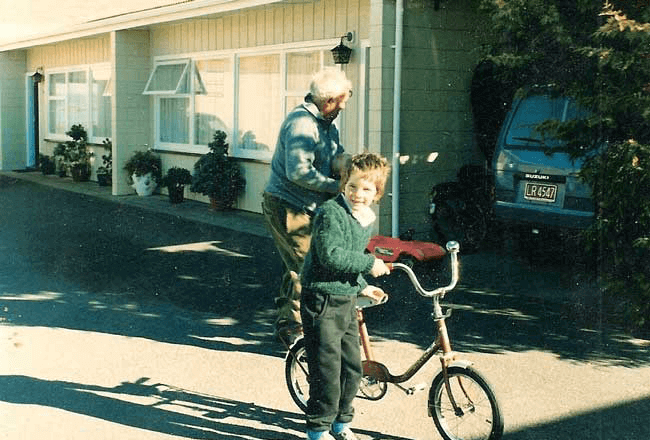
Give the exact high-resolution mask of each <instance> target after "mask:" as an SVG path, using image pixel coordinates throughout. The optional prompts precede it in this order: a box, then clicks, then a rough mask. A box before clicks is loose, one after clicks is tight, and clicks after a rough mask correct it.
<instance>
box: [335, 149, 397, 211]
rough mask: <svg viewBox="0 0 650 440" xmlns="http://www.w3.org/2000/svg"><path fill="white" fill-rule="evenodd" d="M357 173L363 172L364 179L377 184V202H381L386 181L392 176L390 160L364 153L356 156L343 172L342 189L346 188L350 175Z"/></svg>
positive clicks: (349, 161) (345, 166)
mask: <svg viewBox="0 0 650 440" xmlns="http://www.w3.org/2000/svg"><path fill="white" fill-rule="evenodd" d="M355 171H358V172H361V173H362V174H363V177H364V178H366V179H368V180H370V181H373V182H375V186H376V187H377V197H376V201H377V200H379V199H380V198H381V197H382V196H383V195H384V191H385V188H386V180H388V175H389V174H390V164H389V163H388V160H387V159H386V158H385V157H383V156H380V155H379V154H376V153H369V152H363V153H359V154H355V155H354V156H352V158H351V159H350V160H348V161H347V163H346V164H345V165H344V166H343V169H342V170H341V189H343V188H344V187H345V184H346V183H347V182H348V179H349V177H350V175H351V174H352V173H353V172H355Z"/></svg>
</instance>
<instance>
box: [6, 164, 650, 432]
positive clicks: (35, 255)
mask: <svg viewBox="0 0 650 440" xmlns="http://www.w3.org/2000/svg"><path fill="white" fill-rule="evenodd" d="M0 207H1V208H0V251H1V252H0V359H1V360H0V439H7V440H23V439H28V440H30V439H39V440H41V439H57V440H58V439H65V440H68V439H90V438H92V439H120V440H121V439H144V440H149V439H181V438H183V439H185V438H198V439H226V440H228V439H269V440H270V439H299V438H304V435H303V434H302V432H303V422H302V415H301V414H300V413H299V411H298V409H297V407H296V406H295V405H294V404H293V402H292V401H291V398H290V396H289V393H288V391H287V390H286V385H285V382H284V350H283V348H282V347H281V346H280V344H278V343H277V342H276V341H275V340H274V338H273V335H272V322H273V315H274V309H273V304H272V297H273V290H274V288H275V286H277V284H278V283H279V273H280V268H281V263H280V260H279V257H278V255H277V253H276V252H275V249H274V247H273V244H272V241H271V239H270V237H269V235H268V233H267V232H266V230H265V228H264V226H263V222H262V218H261V216H260V215H258V214H253V213H244V212H238V211H231V212H212V211H210V210H209V209H208V205H207V204H204V203H200V202H195V201H185V202H184V203H182V204H180V205H171V204H170V203H169V201H168V200H167V197H166V196H162V195H154V196H151V197H138V196H136V195H135V194H134V195H132V196H119V197H117V196H112V195H111V194H110V190H109V189H108V188H105V187H99V186H97V184H96V183H95V182H86V183H74V182H72V181H71V180H70V179H61V178H59V177H55V176H42V175H41V174H39V173H7V172H5V173H0ZM502 244H503V243H500V240H498V239H497V240H495V241H494V243H493V245H492V246H489V247H488V248H486V249H485V250H483V251H481V252H479V253H477V254H473V255H462V258H461V261H462V275H461V284H460V286H459V288H458V289H457V290H455V291H454V292H452V293H450V294H449V295H448V298H447V301H446V306H447V307H449V308H451V309H452V311H453V314H452V315H451V317H450V318H449V320H448V327H449V332H450V335H451V338H452V344H453V345H454V348H455V349H456V350H457V351H459V352H461V353H462V357H463V358H467V359H469V360H471V361H473V362H474V363H475V367H476V368H477V369H478V370H480V371H481V372H482V373H483V374H484V375H485V376H486V377H487V378H488V379H489V381H490V382H491V383H492V385H493V387H494V389H495V392H496V395H497V398H498V399H499V402H500V404H501V407H502V410H503V413H504V418H505V436H504V438H506V439H515V440H524V439H525V440H528V439H531V440H537V439H540V440H541V439H545V440H547V439H562V440H563V439H571V440H582V439H584V440H587V439H589V440H593V439H598V440H610V439H639V440H645V439H648V438H650V424H648V423H647V420H649V419H650V353H649V351H648V348H649V347H650V341H648V340H645V339H639V338H634V337H631V336H630V335H628V334H626V333H625V332H624V331H623V330H622V329H620V328H618V327H617V326H615V325H613V324H611V323H610V319H608V313H609V312H607V310H606V309H605V308H603V306H602V299H601V297H600V292H599V290H598V288H597V286H596V285H595V283H594V282H593V281H592V280H591V277H589V276H586V274H584V273H583V270H584V267H583V266H581V265H579V264H575V262H574V259H573V258H572V256H571V254H570V253H566V252H556V250H553V249H552V248H547V249H544V248H542V249H539V250H538V251H539V252H537V253H536V254H535V255H534V257H533V258H530V255H529V256H527V257H522V256H521V255H517V253H516V252H513V250H512V246H510V245H507V244H506V245H503V246H502ZM429 269H430V268H429V267H420V268H418V270H419V273H421V274H422V275H423V276H424V278H425V281H426V282H431V283H433V282H435V281H436V280H437V278H436V277H429V276H428V271H429ZM442 273H443V275H444V271H442ZM381 284H382V286H383V287H384V288H385V290H387V291H388V292H389V293H390V295H391V299H390V300H389V302H388V303H387V304H386V305H384V306H380V307H375V308H372V309H370V310H368V311H367V314H366V317H367V321H368V326H369V329H370V334H371V336H372V339H373V343H374V345H375V354H376V355H377V358H378V359H380V360H386V361H385V363H386V364H387V365H388V366H389V367H390V370H391V372H393V373H394V374H395V373H399V372H402V371H404V370H405V369H406V368H407V367H408V365H409V364H410V363H411V362H412V361H413V360H414V359H416V358H417V356H418V354H419V353H420V352H421V350H422V349H423V348H424V347H426V346H427V345H428V344H429V343H430V342H431V341H430V336H428V335H430V330H431V324H430V319H429V312H430V310H429V307H428V304H427V303H426V300H424V299H421V298H419V297H416V296H415V295H414V294H413V293H412V291H410V290H409V289H408V288H407V284H408V282H407V280H406V279H405V277H403V276H400V275H399V274H395V275H391V276H390V277H389V278H387V279H385V280H383V281H381ZM438 369H439V367H438V365H436V363H435V362H432V363H431V365H427V366H425V367H424V369H423V371H421V372H420V373H418V374H417V375H416V376H415V378H414V379H413V382H414V383H420V382H422V383H424V384H427V383H430V381H431V379H432V377H433V376H434V375H435V374H436V373H437V371H438ZM426 397H427V396H426V392H423V393H417V394H416V395H414V396H407V395H405V394H404V393H403V392H401V391H400V390H398V389H397V388H394V387H391V388H390V389H389V392H388V394H387V396H386V397H385V398H384V399H383V400H381V401H379V402H372V401H367V400H361V399H359V400H358V402H357V417H356V419H355V428H356V431H357V432H358V433H359V435H360V438H361V439H362V440H369V439H373V440H378V439H436V440H437V439H439V438H440V437H439V435H438V434H437V432H436V431H435V427H434V425H433V422H432V421H431V419H429V418H428V417H427V414H426V404H425V403H426Z"/></svg>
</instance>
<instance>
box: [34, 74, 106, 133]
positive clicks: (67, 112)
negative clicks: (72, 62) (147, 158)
mask: <svg viewBox="0 0 650 440" xmlns="http://www.w3.org/2000/svg"><path fill="white" fill-rule="evenodd" d="M109 83H110V69H109V67H108V66H107V65H97V66H91V67H88V66H86V67H78V68H70V69H67V70H65V71H61V72H52V73H49V74H48V79H47V84H48V86H47V100H48V102H47V105H48V111H47V116H48V123H47V129H48V130H47V131H48V136H49V137H51V138H53V139H61V140H63V139H65V137H66V134H65V132H66V131H68V130H69V129H70V127H71V126H73V125H75V124H81V125H83V126H84V128H85V129H86V131H87V132H88V139H89V141H90V142H94V143H100V142H101V141H102V140H103V139H105V138H107V137H110V136H111V129H112V122H111V118H112V117H111V102H112V96H111V93H110V88H108V85H109Z"/></svg>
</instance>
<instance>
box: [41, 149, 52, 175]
mask: <svg viewBox="0 0 650 440" xmlns="http://www.w3.org/2000/svg"><path fill="white" fill-rule="evenodd" d="M38 163H39V167H40V169H41V172H42V173H43V175H48V174H54V172H55V171H56V163H55V162H54V160H52V158H51V157H50V156H48V155H47V154H39V155H38Z"/></svg>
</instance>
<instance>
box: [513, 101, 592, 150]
mask: <svg viewBox="0 0 650 440" xmlns="http://www.w3.org/2000/svg"><path fill="white" fill-rule="evenodd" d="M582 116H584V112H581V111H579V110H578V108H577V106H576V105H575V102H574V101H573V100H571V99H568V98H565V97H550V96H546V95H532V96H529V97H527V98H525V99H523V100H521V101H519V104H518V106H517V107H516V109H514V116H513V118H512V121H511V122H510V127H509V129H508V131H507V135H506V143H507V144H508V145H510V146H525V147H527V148H536V147H538V148H545V147H556V146H558V145H560V141H559V140H557V139H554V138H549V137H548V136H547V137H546V138H543V137H542V135H541V133H539V132H538V131H537V130H536V129H535V127H537V126H538V125H539V124H540V123H542V122H544V121H546V120H549V119H554V120H559V121H562V122H565V121H567V120H571V119H575V118H576V117H582Z"/></svg>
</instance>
